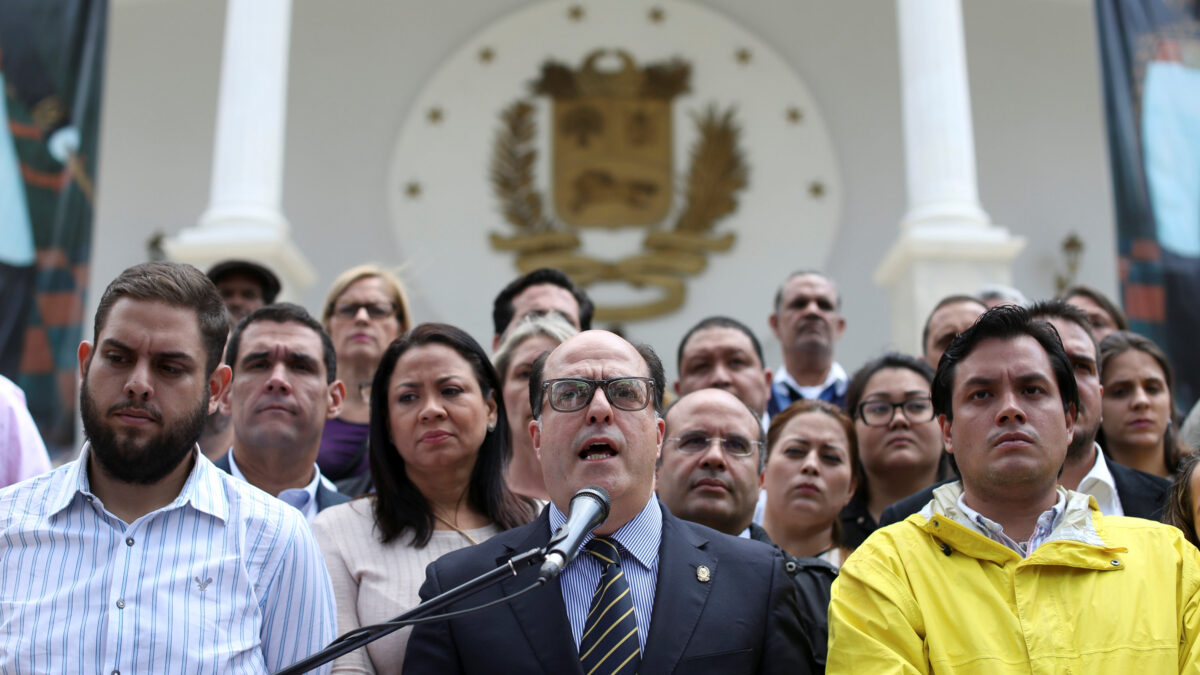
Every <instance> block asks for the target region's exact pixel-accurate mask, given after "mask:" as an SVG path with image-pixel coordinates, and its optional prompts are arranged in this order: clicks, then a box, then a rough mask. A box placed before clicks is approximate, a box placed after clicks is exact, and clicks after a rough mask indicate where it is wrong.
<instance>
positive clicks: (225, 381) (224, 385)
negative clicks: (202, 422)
mask: <svg viewBox="0 0 1200 675" xmlns="http://www.w3.org/2000/svg"><path fill="white" fill-rule="evenodd" d="M232 379H233V371H232V370H230V369H229V366H227V365H225V364H224V363H222V364H221V365H219V366H217V369H216V370H214V371H213V372H212V375H209V376H208V414H209V415H211V414H213V413H215V412H217V410H218V409H219V408H220V406H221V397H223V396H224V395H225V392H226V391H228V389H229V382H230V380H232Z"/></svg>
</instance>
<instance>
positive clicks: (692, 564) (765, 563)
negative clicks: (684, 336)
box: [404, 330, 815, 675]
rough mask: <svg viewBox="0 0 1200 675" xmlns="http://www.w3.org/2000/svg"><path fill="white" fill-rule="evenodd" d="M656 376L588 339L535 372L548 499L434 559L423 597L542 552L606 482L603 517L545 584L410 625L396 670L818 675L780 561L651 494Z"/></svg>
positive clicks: (642, 355)
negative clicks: (525, 520)
mask: <svg viewBox="0 0 1200 675" xmlns="http://www.w3.org/2000/svg"><path fill="white" fill-rule="evenodd" d="M663 377H664V375H663V367H662V362H661V361H660V360H659V358H658V356H657V355H655V353H654V351H653V350H651V349H650V348H649V347H645V346H638V347H635V346H634V345H631V344H630V343H628V342H626V341H625V340H624V339H622V338H621V337H619V336H617V335H614V334H613V333H609V332H606V331H598V330H595V331H585V332H583V333H580V334H578V335H576V336H574V337H572V338H571V339H569V340H567V341H566V342H563V343H562V344H561V345H559V346H558V347H556V348H555V349H554V350H553V351H552V352H550V353H549V354H548V355H543V356H541V357H539V358H538V360H537V361H535V362H534V365H533V369H532V373H531V374H530V380H529V394H530V403H531V409H532V412H533V417H534V419H533V421H532V422H531V423H530V425H529V428H528V433H530V435H531V437H532V440H533V447H534V450H535V451H536V452H537V453H538V457H539V459H540V460H541V463H542V471H543V474H544V476H545V479H546V488H547V491H548V492H549V493H550V501H551V503H550V505H549V506H547V507H546V509H545V510H543V512H542V515H541V517H540V518H538V519H537V520H535V521H534V522H532V523H530V524H528V525H525V526H522V527H518V528H514V529H512V530H509V531H507V532H503V533H501V534H498V535H496V536H495V537H492V538H491V539H489V540H487V541H486V542H483V543H482V544H479V545H478V546H474V547H471V548H469V549H462V550H460V551H455V552H454V553H450V554H448V555H445V556H443V557H442V558H440V559H438V560H437V561H436V562H434V563H433V564H432V565H430V566H429V568H428V570H427V572H426V577H425V585H424V586H423V587H422V588H421V597H422V598H425V599H427V598H430V597H433V596H434V595H437V594H438V593H440V592H441V591H442V590H444V589H448V588H452V587H454V586H456V585H458V584H460V583H462V582H464V581H466V580H468V579H471V578H474V577H475V576H477V575H479V574H481V573H483V572H485V571H488V570H491V569H494V568H496V567H497V566H498V565H503V564H504V563H505V561H507V560H509V559H511V558H512V557H513V556H514V555H516V554H519V553H523V552H525V551H528V550H531V549H534V548H539V547H544V546H545V545H546V544H547V542H548V540H549V539H550V536H551V533H552V532H553V531H554V530H555V529H557V527H558V526H560V525H562V524H563V523H565V522H566V520H567V514H568V513H569V511H570V508H571V498H572V497H573V496H574V495H575V493H576V492H577V491H578V490H580V489H582V488H584V487H586V486H590V485H595V486H599V487H601V488H604V489H605V490H606V491H607V492H608V493H609V495H610V496H611V500H612V508H611V511H610V513H609V515H608V518H607V519H606V520H605V521H604V522H603V523H601V524H600V525H599V526H598V527H596V528H595V531H594V536H591V537H589V538H588V540H587V541H586V542H585V544H584V545H583V546H582V547H581V552H580V554H579V555H578V557H576V558H575V559H574V560H573V561H572V562H571V563H570V564H569V565H567V566H566V567H565V568H564V569H563V572H562V575H560V576H559V577H558V578H557V579H555V580H554V581H551V582H549V583H548V584H547V585H545V586H542V587H540V588H538V589H537V590H534V591H532V592H530V593H528V594H526V595H522V596H520V597H519V598H516V599H514V600H512V601H510V602H507V603H505V604H498V605H497V606H495V607H492V608H490V609H487V610H484V611H481V612H477V613H474V614H469V615H466V616H462V617H456V618H453V619H449V620H446V621H441V622H437V623H429V624H421V625H419V626H417V627H416V628H415V629H414V630H413V634H412V638H411V640H410V641H409V643H408V652H407V655H406V656H405V661H404V672H405V673H409V674H411V673H437V674H438V675H443V674H445V673H496V672H502V673H555V674H557V673H579V674H580V675H582V674H584V673H618V672H620V673H636V672H642V673H670V672H681V673H757V672H770V673H785V672H786V673H808V672H813V671H814V669H815V664H814V663H813V662H812V654H811V649H810V647H809V643H808V639H807V638H806V637H805V634H804V633H803V632H802V628H801V625H800V621H799V618H798V615H797V609H796V605H795V602H796V598H795V591H794V589H793V587H792V584H791V583H790V582H789V581H788V579H787V577H786V576H785V573H784V561H783V557H782V555H781V554H780V553H779V552H778V551H773V550H771V549H770V548H769V547H767V546H764V545H762V544H759V543H757V542H752V541H744V540H741V539H737V538H734V537H730V536H727V535H724V534H721V533H719V532H715V531H713V530H710V529H708V528H705V527H701V526H699V525H695V524H693V523H689V522H686V521H682V520H679V519H678V518H676V517H675V516H673V515H671V513H670V511H667V510H665V509H664V508H663V507H662V505H661V504H660V503H659V501H658V500H657V499H655V498H654V494H653V493H654V468H655V463H656V460H657V458H658V455H659V450H660V448H661V447H662V443H663V434H664V424H663V421H662V419H660V417H659V414H658V411H659V410H660V409H661V406H662V397H663V389H664V383H663ZM536 576H537V575H536V574H531V573H528V572H527V573H525V574H522V575H521V576H519V577H516V578H511V579H508V580H506V581H505V582H503V583H501V584H500V585H499V586H493V587H491V588H489V589H487V590H485V591H483V592H481V593H479V594H477V595H475V596H472V597H471V598H470V599H469V600H467V601H465V602H460V603H458V604H455V605H451V606H450V607H449V608H447V609H448V610H456V609H462V608H465V607H474V606H478V605H480V604H482V603H484V602H490V601H500V600H501V599H502V598H503V597H505V596H506V595H508V594H511V593H514V592H516V591H517V590H519V589H521V588H524V587H526V586H528V585H529V584H530V583H532V582H533V581H534V580H535V579H536ZM593 610H594V611H593Z"/></svg>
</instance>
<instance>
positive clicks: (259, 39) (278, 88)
mask: <svg viewBox="0 0 1200 675" xmlns="http://www.w3.org/2000/svg"><path fill="white" fill-rule="evenodd" d="M291 11H292V3H291V0H229V3H228V8H227V10H226V17H225V46H224V52H223V55H222V63H221V85H220V91H219V94H218V96H219V98H218V102H217V128H216V137H215V140H214V148H213V168H212V186H211V192H210V195H209V204H208V207H207V209H206V210H205V212H204V214H203V215H201V216H200V218H199V221H198V222H197V224H196V225H195V226H194V227H190V228H187V229H185V230H183V231H182V232H180V233H179V236H178V237H175V238H172V239H170V240H168V241H167V242H165V248H166V251H167V254H168V255H169V256H170V257H171V258H173V259H176V260H179V261H182V262H189V263H192V264H195V265H197V266H199V267H207V266H208V265H210V264H212V263H213V262H216V261H218V260H221V259H224V258H233V257H236V258H248V259H252V260H256V261H258V262H262V263H264V264H266V265H267V266H268V267H271V268H272V269H273V270H275V272H276V273H277V274H278V275H279V276H280V278H281V280H282V281H283V287H284V291H283V296H284V297H285V298H286V297H290V298H295V297H297V296H298V295H299V294H300V292H301V291H303V290H304V289H305V288H307V287H308V286H311V285H312V283H313V282H314V281H315V278H316V274H315V273H314V271H313V268H312V266H311V265H310V264H309V263H308V261H307V260H305V258H304V256H303V254H302V253H300V250H299V249H298V248H297V247H296V245H295V244H294V243H293V242H292V240H291V236H290V235H291V227H290V226H289V225H288V222H287V219H286V218H285V217H284V215H283V210H282V203H281V197H280V194H281V186H282V183H283V152H284V145H283V139H284V131H285V129H286V121H287V110H286V104H287V67H288V38H289V33H290V30H291Z"/></svg>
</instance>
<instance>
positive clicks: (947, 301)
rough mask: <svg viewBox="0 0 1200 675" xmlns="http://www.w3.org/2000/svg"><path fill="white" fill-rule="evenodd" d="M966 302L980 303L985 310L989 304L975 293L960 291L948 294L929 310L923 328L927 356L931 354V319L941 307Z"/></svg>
mask: <svg viewBox="0 0 1200 675" xmlns="http://www.w3.org/2000/svg"><path fill="white" fill-rule="evenodd" d="M966 302H973V303H975V304H977V305H979V306H980V307H982V308H984V309H985V310H986V309H987V305H985V304H983V301H982V300H980V299H979V298H977V297H975V296H973V295H967V294H965V293H959V294H957V295H947V296H946V297H944V298H942V299H941V300H939V301H938V304H936V305H934V306H933V309H932V310H930V312H929V316H927V317H925V327H924V328H922V329H921V353H922V354H925V355H926V356H928V355H929V349H928V345H929V323H930V322H931V321H933V315H934V314H937V313H938V310H939V309H941V308H943V307H945V306H947V305H957V304H960V303H966Z"/></svg>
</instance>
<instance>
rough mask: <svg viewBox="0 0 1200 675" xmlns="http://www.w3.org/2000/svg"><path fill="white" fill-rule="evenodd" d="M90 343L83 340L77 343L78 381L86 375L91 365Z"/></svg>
mask: <svg viewBox="0 0 1200 675" xmlns="http://www.w3.org/2000/svg"><path fill="white" fill-rule="evenodd" d="M92 351H93V349H92V343H90V342H88V341H87V340H84V341H83V342H80V343H79V351H78V355H79V379H80V380H82V379H83V377H84V376H85V375H87V371H88V367H89V366H91V364H92Z"/></svg>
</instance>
